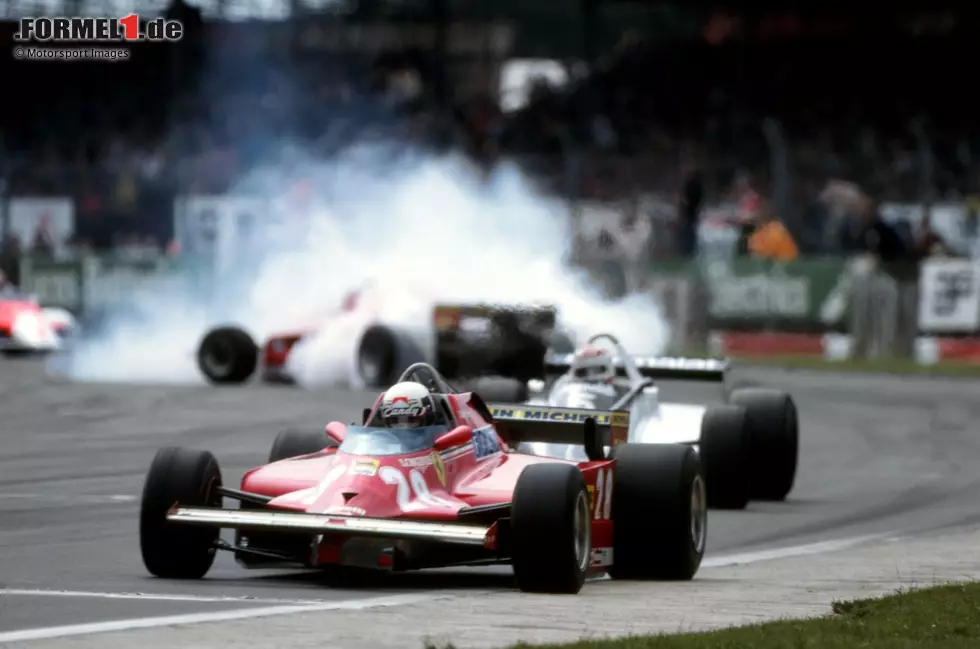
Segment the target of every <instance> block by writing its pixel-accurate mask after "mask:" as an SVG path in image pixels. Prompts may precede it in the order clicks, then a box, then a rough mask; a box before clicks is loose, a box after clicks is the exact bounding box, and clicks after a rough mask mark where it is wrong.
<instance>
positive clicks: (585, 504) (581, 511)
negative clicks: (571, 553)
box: [574, 491, 592, 572]
mask: <svg viewBox="0 0 980 649" xmlns="http://www.w3.org/2000/svg"><path fill="white" fill-rule="evenodd" d="M574 525H575V527H574V533H575V565H577V566H578V569H579V571H580V572H585V570H586V569H587V568H588V567H589V551H590V550H591V549H592V521H591V520H590V518H589V500H588V498H586V496H585V492H584V491H583V492H580V493H579V495H578V499H577V500H576V501H575V520H574Z"/></svg>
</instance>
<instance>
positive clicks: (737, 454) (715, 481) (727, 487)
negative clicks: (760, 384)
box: [699, 406, 752, 509]
mask: <svg viewBox="0 0 980 649" xmlns="http://www.w3.org/2000/svg"><path fill="white" fill-rule="evenodd" d="M699 447H700V451H701V464H702V466H704V479H705V482H706V484H707V488H708V506H709V507H714V508H718V509H745V507H746V505H748V503H749V496H750V494H751V482H750V476H751V475H752V474H751V473H750V471H751V466H750V464H749V428H748V420H747V418H746V415H745V410H744V409H742V408H739V407H737V406H715V407H712V408H708V410H707V411H706V412H705V413H704V419H703V420H702V422H701V441H700V443H699Z"/></svg>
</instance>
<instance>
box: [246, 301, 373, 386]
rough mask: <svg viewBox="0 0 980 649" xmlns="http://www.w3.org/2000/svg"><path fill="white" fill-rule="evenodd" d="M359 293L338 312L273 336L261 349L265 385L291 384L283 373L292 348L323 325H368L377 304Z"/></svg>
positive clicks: (343, 304) (341, 305)
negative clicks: (360, 322) (351, 320)
mask: <svg viewBox="0 0 980 649" xmlns="http://www.w3.org/2000/svg"><path fill="white" fill-rule="evenodd" d="M364 294H365V291H364V290H362V289H359V290H356V291H351V292H350V293H348V294H347V295H346V296H345V297H344V299H343V301H342V302H341V304H340V306H339V308H337V309H336V310H335V311H331V312H329V313H326V314H324V315H322V316H320V317H317V318H313V319H310V321H308V322H305V323H304V324H303V325H301V326H298V327H295V328H292V329H291V330H289V331H284V332H280V333H276V334H273V335H271V336H269V338H268V339H266V341H265V343H264V344H263V345H262V352H261V361H262V366H263V367H264V374H265V379H266V380H268V381H286V380H290V377H289V375H288V374H287V372H286V361H287V359H288V358H289V354H290V352H291V351H292V350H293V347H294V346H295V345H296V343H298V342H299V341H300V340H302V339H303V338H305V337H307V336H309V335H312V334H314V333H316V332H317V330H318V329H320V327H322V326H324V324H326V323H329V322H333V321H336V320H339V319H341V318H343V317H345V316H347V317H348V318H351V317H354V318H357V319H359V320H364V321H369V320H371V319H372V318H374V317H376V315H377V312H378V310H379V309H378V307H379V303H378V302H377V300H374V299H367V300H365V299H363V296H364Z"/></svg>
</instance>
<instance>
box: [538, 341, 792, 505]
mask: <svg viewBox="0 0 980 649" xmlns="http://www.w3.org/2000/svg"><path fill="white" fill-rule="evenodd" d="M603 339H605V341H607V342H608V343H609V344H610V347H611V348H612V349H611V350H610V351H611V355H610V356H611V358H610V360H611V361H612V364H613V366H614V368H615V374H614V378H611V380H605V381H596V380H590V379H589V378H587V377H584V376H583V375H584V373H583V372H576V371H575V369H574V368H573V359H574V355H567V356H554V357H550V358H548V359H547V361H546V365H545V366H546V369H547V370H548V371H549V373H550V378H549V379H548V380H546V381H543V382H542V381H537V382H531V385H529V388H530V389H531V391H532V393H533V395H532V398H531V400H530V402H529V403H532V404H541V405H550V406H560V407H566V408H586V409H590V410H603V411H616V410H625V411H629V413H630V427H629V433H628V441H629V442H630V443H648V444H663V443H683V444H691V445H694V446H695V447H696V448H698V451H699V453H700V454H701V461H702V464H703V466H704V472H705V480H706V482H707V485H706V486H707V492H708V504H709V506H711V507H715V508H722V509H743V508H744V507H745V506H746V505H747V504H748V502H749V500H753V499H754V500H784V499H785V498H786V496H787V494H789V492H790V490H791V489H792V488H793V482H794V480H795V478H796V464H797V455H798V446H799V429H798V423H797V413H796V405H795V404H794V402H793V399H792V397H791V396H790V395H788V394H786V393H785V392H781V391H779V390H772V389H767V388H741V389H736V390H733V391H732V392H731V394H730V395H729V396H728V405H717V406H705V405H695V404H684V403H670V402H664V401H662V400H661V398H660V389H659V388H658V386H657V385H656V384H655V383H654V379H666V380H695V381H709V382H717V383H718V384H719V385H720V386H721V385H722V384H723V383H724V380H725V373H726V371H727V369H728V361H724V360H716V359H696V358H664V357H647V358H644V357H634V356H630V355H629V354H628V353H627V352H626V350H625V349H623V347H622V345H620V344H619V341H618V340H616V338H614V337H613V336H610V335H608V334H598V335H596V336H593V337H592V338H591V339H590V340H589V345H593V344H594V343H596V342H599V341H601V340H603ZM576 374H578V376H577V375H576ZM556 376H557V378H554V377H556ZM523 450H525V451H526V452H530V453H535V454H538V455H547V456H552V457H562V458H567V459H575V460H584V459H587V458H586V453H585V450H584V449H583V448H581V447H578V446H565V445H555V444H541V443H528V444H525V445H523Z"/></svg>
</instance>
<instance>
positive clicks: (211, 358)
mask: <svg viewBox="0 0 980 649" xmlns="http://www.w3.org/2000/svg"><path fill="white" fill-rule="evenodd" d="M231 359H232V354H231V348H230V347H229V346H228V345H226V344H224V343H212V344H211V346H210V347H209V348H208V352H207V354H205V355H204V364H205V366H206V367H207V368H208V372H209V373H210V374H212V375H213V376H224V375H225V374H227V373H228V368H229V367H231Z"/></svg>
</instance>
